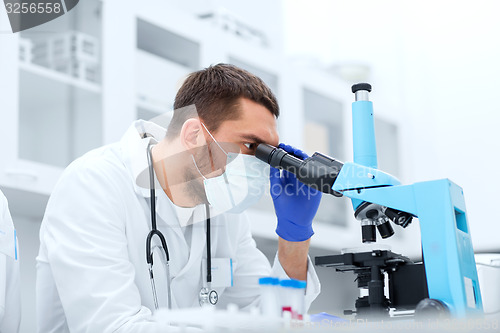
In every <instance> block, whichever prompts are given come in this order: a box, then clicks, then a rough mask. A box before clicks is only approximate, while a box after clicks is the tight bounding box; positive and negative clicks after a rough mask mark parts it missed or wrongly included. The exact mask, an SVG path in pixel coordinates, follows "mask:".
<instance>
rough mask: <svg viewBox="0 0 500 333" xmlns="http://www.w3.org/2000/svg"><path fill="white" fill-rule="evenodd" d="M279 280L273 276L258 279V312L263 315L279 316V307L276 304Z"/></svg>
mask: <svg viewBox="0 0 500 333" xmlns="http://www.w3.org/2000/svg"><path fill="white" fill-rule="evenodd" d="M279 284H280V280H279V279H278V278H275V277H263V278H260V279H259V286H260V312H261V314H262V315H264V316H269V317H281V307H280V305H279V304H278V299H279V294H278V290H279V289H278V286H279Z"/></svg>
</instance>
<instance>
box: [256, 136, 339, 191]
mask: <svg viewBox="0 0 500 333" xmlns="http://www.w3.org/2000/svg"><path fill="white" fill-rule="evenodd" d="M255 157H257V158H258V159H259V160H261V161H263V162H265V163H267V164H269V165H270V166H272V167H273V168H278V169H283V170H286V171H288V172H291V173H293V174H294V175H295V176H296V177H297V179H298V180H300V181H301V182H302V183H304V184H306V185H308V186H310V187H312V188H314V189H316V190H318V191H321V192H324V193H329V194H333V195H335V196H342V194H341V193H338V192H335V191H333V190H332V186H333V183H334V182H335V180H336V179H337V175H338V174H339V172H340V169H341V168H342V166H343V165H344V164H343V163H342V162H339V161H337V160H335V159H333V158H331V157H329V156H326V155H323V154H320V153H314V154H313V155H312V156H311V157H309V158H306V159H305V160H302V159H300V158H298V157H295V156H294V155H292V154H290V153H287V152H286V151H285V150H284V149H281V148H278V147H274V146H271V145H268V144H265V143H261V144H259V145H258V146H257V149H256V151H255Z"/></svg>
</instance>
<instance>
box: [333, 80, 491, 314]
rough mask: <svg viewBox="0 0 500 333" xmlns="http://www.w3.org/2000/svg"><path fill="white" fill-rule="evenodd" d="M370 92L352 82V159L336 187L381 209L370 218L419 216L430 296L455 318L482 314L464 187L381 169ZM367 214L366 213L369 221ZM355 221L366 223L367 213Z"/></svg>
mask: <svg viewBox="0 0 500 333" xmlns="http://www.w3.org/2000/svg"><path fill="white" fill-rule="evenodd" d="M370 90H371V87H370V86H369V85H367V84H359V85H355V86H353V92H354V93H355V94H356V101H355V102H353V104H352V122H353V140H354V141H353V148H354V163H345V164H344V165H343V167H342V168H341V170H340V172H339V174H338V175H337V178H336V180H335V183H334V184H333V186H332V189H333V190H334V191H336V192H339V193H342V194H343V195H344V196H346V197H349V198H351V200H352V204H353V208H354V210H357V209H358V208H359V207H360V206H361V205H362V204H363V203H371V204H372V205H374V207H375V208H379V209H378V210H377V209H375V212H374V209H373V207H371V208H372V209H371V210H372V217H373V213H375V214H376V215H377V216H376V218H378V219H380V215H384V214H383V213H384V211H387V208H390V209H392V210H393V211H398V212H406V213H408V214H411V215H412V216H414V217H418V220H419V222H420V231H421V240H422V252H423V261H424V265H425V274H426V279H427V287H428V293H429V298H431V299H435V300H438V301H441V302H442V303H444V304H445V305H446V306H447V308H448V310H449V312H450V313H451V314H452V315H453V316H455V317H464V316H466V315H469V314H474V313H477V314H480V313H482V312H483V307H482V300H481V292H480V287H479V281H478V276H477V270H476V263H475V259H474V251H473V248H472V240H471V235H470V229H469V223H468V219H467V210H466V207H465V200H464V194H463V191H462V189H461V188H460V187H459V186H458V185H456V184H455V183H453V182H452V181H450V180H449V179H440V180H433V181H425V182H419V183H415V184H412V185H401V184H400V182H399V181H398V180H397V179H396V178H395V177H393V176H391V175H389V174H387V173H385V172H382V171H380V170H378V169H377V152H376V147H375V131H374V124H373V105H372V102H370V101H369V100H368V92H369V91H370ZM380 207H381V209H380ZM377 213H378V214H377ZM360 215H363V214H360ZM368 215H369V214H368ZM369 217H370V216H368V217H367V216H366V214H365V216H364V218H365V222H366V223H368V225H370V222H371V221H366V220H369ZM383 218H384V219H385V218H386V216H383ZM404 218H407V216H406V217H403V219H404ZM357 219H361V222H362V225H363V217H361V218H359V217H357ZM390 220H391V221H393V222H396V224H398V223H397V221H395V220H394V219H390ZM375 224H376V223H375Z"/></svg>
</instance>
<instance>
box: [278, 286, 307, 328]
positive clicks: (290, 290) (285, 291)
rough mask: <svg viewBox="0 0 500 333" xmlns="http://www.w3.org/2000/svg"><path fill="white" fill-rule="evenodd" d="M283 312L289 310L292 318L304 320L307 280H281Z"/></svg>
mask: <svg viewBox="0 0 500 333" xmlns="http://www.w3.org/2000/svg"><path fill="white" fill-rule="evenodd" d="M280 286H281V288H280V300H281V311H282V314H283V313H285V312H289V313H290V314H291V318H292V319H296V320H302V319H303V317H304V314H305V306H304V295H305V291H306V282H305V281H300V280H294V279H286V280H281V281H280Z"/></svg>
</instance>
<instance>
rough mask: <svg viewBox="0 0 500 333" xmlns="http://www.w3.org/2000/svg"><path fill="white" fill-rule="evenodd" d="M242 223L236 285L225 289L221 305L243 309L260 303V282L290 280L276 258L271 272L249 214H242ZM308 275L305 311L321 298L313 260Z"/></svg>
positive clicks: (240, 223)
mask: <svg viewBox="0 0 500 333" xmlns="http://www.w3.org/2000/svg"><path fill="white" fill-rule="evenodd" d="M238 223H239V234H238V246H237V250H236V258H235V260H236V265H235V266H236V268H235V271H234V285H233V287H232V288H228V289H226V291H225V292H224V295H223V297H222V298H221V301H222V300H223V299H224V301H223V302H222V303H221V306H226V305H227V304H229V303H234V304H237V305H238V306H239V307H240V308H242V309H244V310H245V309H249V308H252V307H254V306H258V305H259V302H260V287H259V282H258V281H259V278H261V277H264V276H274V277H278V278H280V279H289V277H288V275H287V274H286V272H285V271H284V269H283V268H282V267H281V265H280V263H279V260H278V256H277V255H276V257H275V260H274V265H273V267H272V268H271V266H270V264H269V261H268V259H267V258H266V257H265V256H264V254H263V253H262V252H261V251H260V250H259V249H257V246H256V243H255V240H254V239H253V237H252V233H251V228H250V221H249V219H248V217H247V215H246V214H241V219H240V221H238ZM308 260H309V263H308V267H307V269H308V272H307V288H306V295H305V303H306V309H309V306H310V305H311V303H312V302H313V301H314V299H315V298H316V297H317V296H318V294H319V292H320V283H319V279H318V276H317V275H316V271H315V269H314V266H313V264H312V262H311V260H310V259H308Z"/></svg>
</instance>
